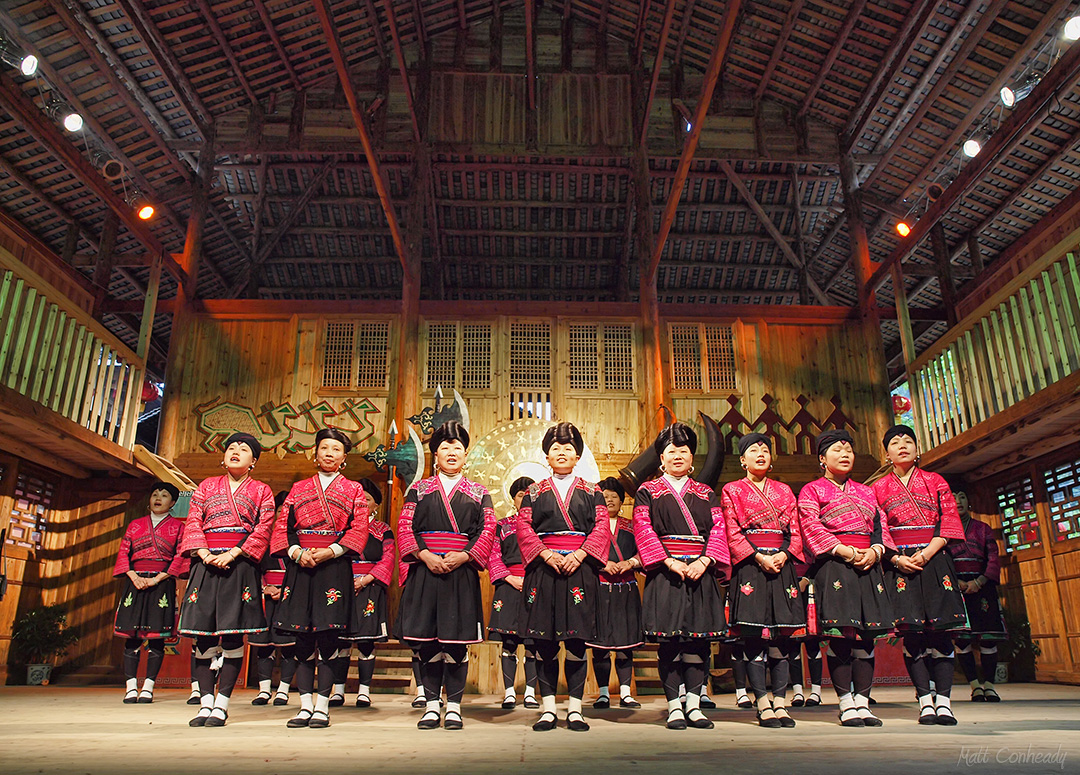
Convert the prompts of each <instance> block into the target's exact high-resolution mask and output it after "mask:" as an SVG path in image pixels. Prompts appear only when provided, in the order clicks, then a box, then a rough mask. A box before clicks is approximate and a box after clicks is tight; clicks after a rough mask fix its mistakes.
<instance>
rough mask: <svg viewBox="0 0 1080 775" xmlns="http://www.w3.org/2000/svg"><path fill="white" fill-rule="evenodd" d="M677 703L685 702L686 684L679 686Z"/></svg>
mask: <svg viewBox="0 0 1080 775" xmlns="http://www.w3.org/2000/svg"><path fill="white" fill-rule="evenodd" d="M679 702H686V684H679Z"/></svg>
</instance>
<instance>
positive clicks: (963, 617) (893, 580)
mask: <svg viewBox="0 0 1080 775" xmlns="http://www.w3.org/2000/svg"><path fill="white" fill-rule="evenodd" d="M918 551H919V550H918V548H909V549H904V550H902V553H903V554H905V555H907V556H911V555H913V554H915V553H916V552H918ZM957 579H958V577H957V575H956V567H955V565H954V564H953V558H952V555H951V554H949V553H948V552H947V551H939V552H938V553H937V554H935V555H934V556H933V557H931V558H930V561H929V562H927V563H926V567H924V568H923V569H922V570H921V571H919V572H917V573H901V572H900V571H898V570H897V569H896V568H893V567H891V566H890V567H889V568H888V569H886V571H885V585H886V587H887V588H888V590H889V597H890V598H892V604H893V611H894V613H895V616H896V627H897V629H898V630H900V631H901V632H923V631H933V632H940V631H943V630H966V629H967V628H968V617H967V609H966V608H965V607H964V596H963V594H962V593H961V592H960V587H959V586H958V585H957Z"/></svg>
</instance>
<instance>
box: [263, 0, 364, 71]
mask: <svg viewBox="0 0 1080 775" xmlns="http://www.w3.org/2000/svg"><path fill="white" fill-rule="evenodd" d="M251 2H252V3H253V4H254V5H255V11H256V13H258V14H259V19H261V20H262V23H263V27H265V28H266V34H267V35H268V36H270V43H271V45H273V47H274V51H276V52H277V55H278V63H279V64H281V65H284V67H285V71H286V72H287V73H288V74H289V81H290V82H291V83H292V85H293V88H294V89H296V90H297V91H303V90H304V86H303V84H302V83H300V76H298V75H297V74H296V68H294V67H293V65H292V62H291V61H290V60H289V52H288V51H286V50H285V45H284V44H283V43H282V42H281V36H280V35H278V33H277V30H276V29H274V20H273V19H272V18H271V17H270V11H269V10H268V9H267V8H266V3H265V2H264V1H263V0H251ZM370 5H371V0H368V7H369V8H370ZM374 30H375V40H376V42H377V43H378V44H379V47H380V50H381V48H382V30H381V29H380V28H379V25H378V23H376V24H375V25H374Z"/></svg>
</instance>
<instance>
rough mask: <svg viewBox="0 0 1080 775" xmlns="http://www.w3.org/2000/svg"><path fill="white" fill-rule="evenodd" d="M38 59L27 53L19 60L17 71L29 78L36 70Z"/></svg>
mask: <svg viewBox="0 0 1080 775" xmlns="http://www.w3.org/2000/svg"><path fill="white" fill-rule="evenodd" d="M37 66H38V59H37V57H36V56H34V55H33V54H27V55H26V56H24V57H23V58H22V61H21V62H19V72H20V73H22V74H23V75H25V76H26V77H27V78H29V77H30V76H31V75H33V74H34V73H36V72H37Z"/></svg>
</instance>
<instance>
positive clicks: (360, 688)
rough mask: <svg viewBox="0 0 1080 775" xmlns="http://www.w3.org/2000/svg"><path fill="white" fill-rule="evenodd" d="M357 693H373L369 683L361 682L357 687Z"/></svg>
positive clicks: (366, 694)
mask: <svg viewBox="0 0 1080 775" xmlns="http://www.w3.org/2000/svg"><path fill="white" fill-rule="evenodd" d="M356 694H357V695H363V696H364V697H367V696H368V695H369V694H371V687H370V686H368V685H367V684H360V685H359V686H358V687H357V688H356Z"/></svg>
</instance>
